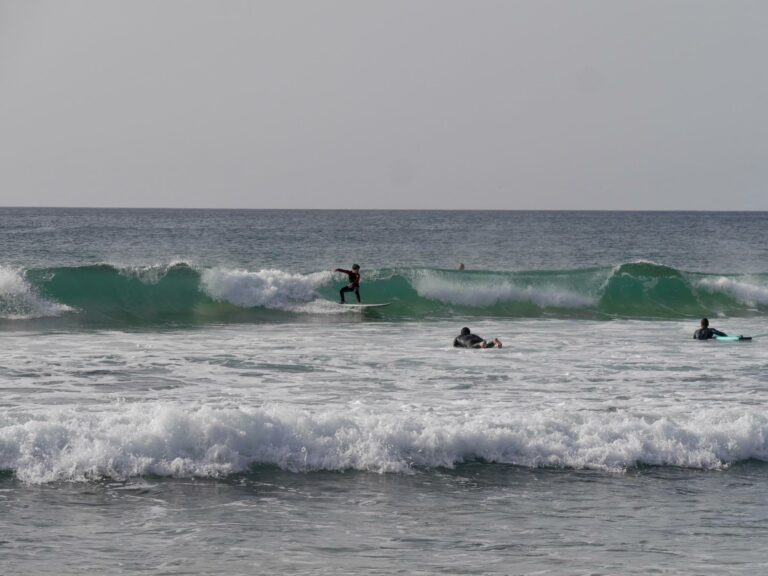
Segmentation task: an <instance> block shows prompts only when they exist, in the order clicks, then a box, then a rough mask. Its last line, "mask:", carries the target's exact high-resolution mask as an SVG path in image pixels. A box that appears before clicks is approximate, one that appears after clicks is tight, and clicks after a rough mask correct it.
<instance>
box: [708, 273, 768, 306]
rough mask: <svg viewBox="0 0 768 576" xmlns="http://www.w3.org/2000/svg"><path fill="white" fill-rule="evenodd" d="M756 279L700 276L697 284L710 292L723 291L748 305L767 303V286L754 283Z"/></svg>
mask: <svg viewBox="0 0 768 576" xmlns="http://www.w3.org/2000/svg"><path fill="white" fill-rule="evenodd" d="M754 282H756V280H750V281H748V280H746V279H740V280H736V279H733V278H726V277H725V276H720V277H719V278H702V279H701V280H699V282H698V285H699V286H700V287H702V288H704V289H705V290H708V291H710V292H724V293H726V294H728V295H730V296H732V297H733V298H735V299H736V300H738V301H739V302H741V303H743V304H747V305H748V306H756V305H759V304H763V305H765V304H768V286H764V285H759V284H756V283H754Z"/></svg>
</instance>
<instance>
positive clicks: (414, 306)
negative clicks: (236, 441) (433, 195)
mask: <svg viewBox="0 0 768 576" xmlns="http://www.w3.org/2000/svg"><path fill="white" fill-rule="evenodd" d="M345 280H346V277H343V276H340V275H334V274H332V273H331V272H327V271H323V272H315V273H307V274H299V273H291V272H286V271H283V270H274V269H264V270H245V269H235V268H225V267H215V268H202V269H198V268H195V267H193V266H190V265H188V264H186V263H184V262H175V263H171V264H168V265H165V266H148V267H138V268H137V267H134V268H121V267H116V266H112V265H109V264H98V265H92V266H79V267H59V268H42V269H29V270H12V269H8V268H0V323H1V322H5V325H7V323H8V322H18V321H23V320H34V319H39V318H62V319H64V320H68V321H73V320H74V321H77V322H84V323H97V324H102V325H104V324H106V325H123V324H128V325H135V324H147V323H148V324H163V323H182V324H183V323H198V322H250V321H254V322H260V321H272V320H279V321H283V320H286V319H290V318H292V317H299V318H302V317H306V316H307V315H326V316H327V315H329V314H341V313H352V312H351V311H350V310H348V309H347V310H345V309H343V308H340V307H339V306H337V305H336V304H335V302H336V301H337V299H338V292H337V291H338V289H339V287H340V286H342V285H343V284H344V282H345ZM361 291H362V295H363V297H364V299H365V301H366V302H392V303H393V305H392V306H390V307H389V308H386V309H381V310H379V311H377V312H375V313H374V314H375V315H376V316H377V317H379V318H387V319H391V320H398V321H400V320H419V319H422V318H450V317H453V316H456V315H461V316H477V317H509V318H526V317H539V316H555V317H563V318H569V317H572V318H592V319H610V318H639V319H642V318H653V319H659V318H661V319H663V318H670V319H672V318H690V317H696V316H705V315H706V316H710V315H711V316H746V315H765V314H768V274H751V275H732V274H731V275H729V274H702V273H692V272H685V271H681V270H677V269H674V268H671V267H668V266H664V265H662V264H657V263H654V262H643V261H640V262H628V263H623V264H620V265H617V266H615V267H603V268H588V269H577V270H565V271H520V272H494V271H462V272H459V271H456V270H437V269H426V268H393V269H382V270H366V271H364V279H363V285H362V287H361ZM358 313H360V312H359V311H358Z"/></svg>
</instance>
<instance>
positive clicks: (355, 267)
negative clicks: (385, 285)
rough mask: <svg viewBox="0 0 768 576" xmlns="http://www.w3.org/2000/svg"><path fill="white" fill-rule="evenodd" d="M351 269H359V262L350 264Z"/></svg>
mask: <svg viewBox="0 0 768 576" xmlns="http://www.w3.org/2000/svg"><path fill="white" fill-rule="evenodd" d="M352 270H360V264H352Z"/></svg>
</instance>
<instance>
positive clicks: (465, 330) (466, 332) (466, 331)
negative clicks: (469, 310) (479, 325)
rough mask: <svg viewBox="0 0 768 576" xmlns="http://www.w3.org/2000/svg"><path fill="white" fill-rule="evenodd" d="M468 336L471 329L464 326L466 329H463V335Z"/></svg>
mask: <svg viewBox="0 0 768 576" xmlns="http://www.w3.org/2000/svg"><path fill="white" fill-rule="evenodd" d="M467 334H469V328H467V327H466V326H464V328H462V329H461V335H462V336H466V335H467Z"/></svg>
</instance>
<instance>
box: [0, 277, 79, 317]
mask: <svg viewBox="0 0 768 576" xmlns="http://www.w3.org/2000/svg"><path fill="white" fill-rule="evenodd" d="M71 310H72V308H70V307H69V306H66V305H64V304H59V303H57V302H50V301H48V300H46V299H45V298H41V297H40V296H39V295H37V293H36V292H35V290H34V289H33V288H32V286H30V284H29V283H28V282H27V281H26V280H25V279H24V277H23V275H22V273H21V272H19V271H18V270H14V269H11V268H4V267H1V266H0V318H5V319H8V320H24V319H30V318H41V317H44V316H58V315H60V314H62V313H64V312H69V311H71Z"/></svg>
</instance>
